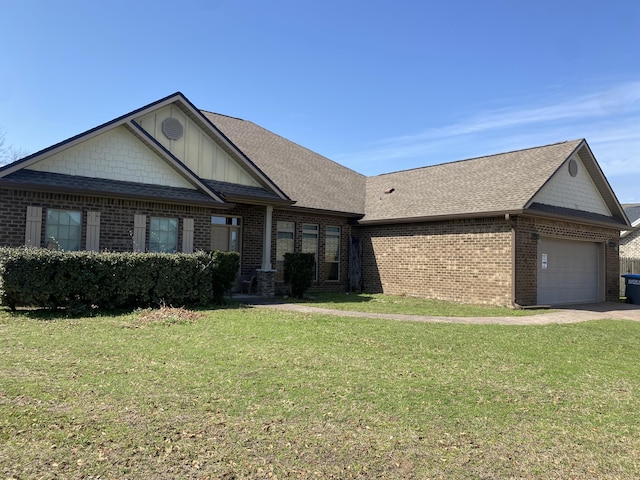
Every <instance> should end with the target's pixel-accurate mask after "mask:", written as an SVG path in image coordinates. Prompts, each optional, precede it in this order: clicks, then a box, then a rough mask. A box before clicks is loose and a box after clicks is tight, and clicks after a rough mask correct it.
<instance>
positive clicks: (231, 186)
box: [0, 93, 630, 306]
mask: <svg viewBox="0 0 640 480" xmlns="http://www.w3.org/2000/svg"><path fill="white" fill-rule="evenodd" d="M0 222H1V224H2V230H1V231H0V244H1V245H9V246H19V245H27V246H33V247H48V248H62V249H65V250H77V249H86V250H96V251H98V250H111V251H140V252H142V251H159V252H176V251H182V252H192V251H195V250H231V251H238V252H240V253H241V271H242V272H241V273H243V274H247V273H253V272H256V274H257V278H258V287H257V288H258V293H260V294H262V295H273V294H275V293H276V292H277V291H278V289H279V288H281V287H282V260H283V255H284V254H285V253H287V252H293V251H303V252H313V253H315V254H316V266H315V281H314V285H313V290H315V291H323V290H324V291H340V290H343V291H344V290H347V289H349V288H353V287H356V288H360V287H361V288H363V289H364V290H365V291H370V292H386V293H391V294H406V295H417V296H426V297H431V298H436V299H443V300H453V301H458V302H465V303H480V304H493V305H505V306H514V305H522V306H526V305H536V304H550V305H556V304H568V303H580V302H599V301H604V300H614V299H617V295H618V285H619V283H618V278H619V262H618V258H619V257H618V243H619V239H620V231H621V230H627V229H628V228H629V227H630V223H629V220H628V219H627V217H626V215H625V213H624V211H623V209H622V207H621V206H620V204H619V202H618V200H617V199H616V196H615V194H614V193H613V191H612V189H611V187H610V185H609V183H608V182H607V180H606V178H605V176H604V174H603V173H602V170H601V169H600V167H599V166H598V163H597V162H596V159H595V158H594V156H593V154H592V152H591V150H590V148H589V146H588V144H587V142H586V141H585V140H582V139H581V140H575V141H571V142H563V143H558V144H554V145H547V146H543V147H538V148H531V149H526V150H521V151H516V152H509V153H504V154H500V155H493V156H487V157H481V158H474V159H469V160H463V161H459V162H452V163H446V164H442V165H436V166H431V167H425V168H418V169H413V170H406V171H401V172H394V173H389V174H385V175H378V176H374V177H366V176H364V175H361V174H359V173H357V172H355V171H353V170H350V169H348V168H346V167H344V166H342V165H340V164H338V163H336V162H333V161H331V160H329V159H327V158H326V157H323V156H321V155H319V154H317V153H315V152H312V151H310V150H308V149H306V148H304V147H302V146H300V145H297V144H295V143H293V142H291V141H289V140H287V139H285V138H283V137H280V136H278V135H276V134H274V133H272V132H270V131H268V130H265V129H264V128H262V127H260V126H258V125H256V124H254V123H252V122H250V121H246V120H242V119H238V118H233V117H228V116H224V115H220V114H216V113H211V112H207V111H201V110H199V109H197V108H196V107H195V106H194V105H193V104H192V103H191V102H190V101H189V100H188V99H187V98H186V97H185V96H184V95H182V94H181V93H175V94H173V95H170V96H168V97H166V98H163V99H161V100H158V101H156V102H154V103H151V104H149V105H146V106H144V107H142V108H140V109H137V110H135V111H133V112H130V113H127V114H125V115H123V116H121V117H119V118H116V119H114V120H111V121H110V122H107V123H105V124H103V125H100V126H98V127H96V128H93V129H91V130H89V131H87V132H84V133H82V134H80V135H77V136H75V137H72V138H70V139H68V140H65V141H63V142H61V143H58V144H56V145H53V146H51V147H49V148H46V149H44V150H42V151H40V152H37V153H35V154H33V155H30V156H28V157H26V158H23V159H21V160H19V161H17V162H14V163H12V164H9V165H6V166H4V167H2V168H0Z"/></svg>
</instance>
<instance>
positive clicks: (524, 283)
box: [513, 217, 620, 305]
mask: <svg viewBox="0 0 640 480" xmlns="http://www.w3.org/2000/svg"><path fill="white" fill-rule="evenodd" d="M513 222H514V225H515V229H516V240H515V244H516V279H515V301H516V303H517V304H519V305H535V304H536V302H537V296H538V287H537V281H538V279H537V267H538V264H537V262H538V241H537V239H536V238H539V237H555V238H562V239H567V240H586V241H591V242H597V243H600V244H602V248H603V252H604V253H603V264H604V283H605V284H604V290H605V300H606V301H616V300H617V299H618V294H619V285H620V261H619V256H618V250H617V248H616V246H610V245H609V242H613V243H614V245H617V242H618V238H619V233H620V232H619V231H618V230H612V229H608V228H603V227H592V226H585V225H581V224H575V223H571V222H563V221H555V220H547V219H541V218H532V217H516V218H514V220H513Z"/></svg>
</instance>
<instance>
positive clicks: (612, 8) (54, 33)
mask: <svg viewBox="0 0 640 480" xmlns="http://www.w3.org/2000/svg"><path fill="white" fill-rule="evenodd" d="M2 18H3V22H2V27H1V28H0V44H2V45H3V55H2V68H1V70H0V72H1V74H0V128H2V130H3V131H4V132H5V141H6V143H7V144H9V145H11V146H13V147H15V148H21V149H25V150H27V151H29V152H31V153H32V152H35V151H37V150H40V149H41V148H45V147H47V146H49V145H51V144H54V143H57V142H59V141H62V140H64V139H66V138H68V137H70V136H72V135H75V134H78V133H81V132H83V131H85V130H88V129H90V128H92V127H95V126H97V125H99V124H101V123H104V122H106V121H109V120H111V119H113V118H115V117H117V116H120V115H122V114H124V113H127V112H129V111H131V110H134V109H136V108H138V107H141V106H143V105H146V104H148V103H151V102H153V101H155V100H157V99H159V98H162V97H164V96H166V95H169V94H171V93H174V92H176V91H181V92H182V93H184V94H185V95H186V96H187V98H189V99H190V100H191V101H192V102H193V103H194V104H195V105H196V106H197V107H199V108H201V109H204V110H210V111H214V112H218V113H223V114H226V115H230V116H235V117H240V118H244V119H246V120H251V121H253V122H255V123H257V124H259V125H261V126H263V127H265V128H268V129H269V130H271V131H273V132H275V133H278V134H280V135H282V136H284V137H286V138H288V139H290V140H293V141H295V142H297V143H299V144H301V145H303V146H305V147H307V148H310V149H311V150H314V151H316V152H318V153H321V154H323V155H325V156H327V157H329V158H331V159H333V160H335V161H337V162H339V163H342V164H344V165H346V166H348V167H350V168H353V169H355V170H357V171H359V172H361V173H364V174H366V175H375V174H378V173H384V172H389V171H395V170H402V169H409V168H416V167H421V166H426V165H432V164H436V163H442V162H447V161H452V160H460V159H464V158H471V157H476V156H483V155H488V154H492V153H500V152H504V151H510V150H516V149H521V148H527V147H532V146H538V145H544V144H549V143H555V142H559V141H564V140H573V139H576V138H586V139H587V141H588V142H589V144H590V146H591V148H592V150H593V152H594V154H595V156H596V158H597V159H598V161H599V163H600V166H601V167H602V169H603V171H604V173H605V175H606V176H607V178H608V179H609V182H610V184H611V185H612V187H613V190H614V191H615V193H616V195H617V196H618V198H619V200H620V201H621V202H623V203H632V202H638V203H640V2H638V1H636V0H609V1H607V2H603V1H601V0H600V1H592V0H581V1H579V0H571V1H569V0H555V1H548V0H536V1H535V2H533V1H530V2H522V1H516V0H502V1H500V0H483V1H479V0H477V1H472V0H460V1H455V0H451V1H437V2H436V1H429V0H394V1H393V2H391V1H378V0H367V1H364V0H351V1H350V0H322V1H316V2H310V1H306V2H305V1H304V0H295V1H294V0H270V1H266V0H209V1H204V0H202V1H199V0H183V1H181V2H176V1H165V0H156V1H144V0H142V1H137V2H130V1H122V0H112V1H109V2H88V1H85V0H82V1H80V0H78V1H68V0H59V1H57V2H50V1H36V0H2Z"/></svg>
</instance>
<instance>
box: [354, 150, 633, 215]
mask: <svg viewBox="0 0 640 480" xmlns="http://www.w3.org/2000/svg"><path fill="white" fill-rule="evenodd" d="M574 155H575V157H574V158H576V159H579V160H580V161H581V162H582V163H581V164H582V166H583V167H584V170H585V175H587V176H586V177H582V179H583V181H584V182H583V183H584V184H587V185H589V192H587V196H588V195H590V194H593V193H595V194H596V196H597V197H598V198H597V199H596V200H595V201H594V203H595V205H590V206H589V209H590V210H588V211H587V212H588V213H594V214H595V215H589V216H588V219H591V221H596V220H594V219H596V218H597V219H598V220H597V221H598V222H601V221H602V220H603V218H606V219H608V223H613V224H623V225H624V224H626V217H625V216H624V213H623V212H622V209H621V208H620V206H619V203H618V201H617V199H616V197H615V195H614V194H613V191H612V190H611V187H610V186H609V184H608V182H607V181H606V179H605V177H604V174H603V173H602V171H601V170H600V167H599V166H598V165H597V163H596V161H595V158H593V155H592V154H591V151H590V149H589V147H588V146H587V144H586V142H585V141H584V140H582V139H580V140H574V141H570V142H562V143H556V144H552V145H546V146H543V147H536V148H530V149H526V150H518V151H514V152H507V153H502V154H498V155H491V156H487V157H479V158H473V159H469V160H462V161H458V162H451V163H445V164H441V165H435V166H431V167H424V168H419V169H414V170H406V171H402V172H395V173H390V174H385V175H378V176H376V177H370V178H368V179H367V196H366V203H365V216H364V218H363V219H362V221H361V222H362V223H368V222H371V223H384V222H389V221H404V222H406V221H417V220H425V219H438V218H449V217H473V216H490V215H503V214H506V213H513V214H516V213H524V212H525V211H528V210H527V209H529V208H530V207H531V206H532V205H536V206H537V204H538V203H540V202H536V201H535V200H536V197H537V196H538V195H539V196H540V198H543V197H544V196H545V195H546V194H547V193H548V192H551V193H553V192H557V188H558V185H556V183H557V182H550V180H551V179H553V178H556V175H557V174H558V171H559V170H560V169H561V167H562V166H563V165H565V164H566V163H567V162H568V161H569V159H570V158H572V157H573V156H574ZM557 178H560V175H558V177H557ZM386 192H390V193H386ZM555 203H560V202H559V201H558V202H555ZM565 204H566V202H565ZM565 204H563V205H560V206H561V207H563V208H560V209H556V212H561V213H558V214H559V215H564V216H566V215H567V214H569V213H570V212H569V209H568V208H566V206H565ZM579 207H580V205H579ZM571 208H573V209H574V210H577V209H576V208H575V205H572V206H571ZM580 208H581V207H580ZM591 210H597V211H593V212H592V211H591ZM531 212H532V213H535V214H538V215H540V214H543V212H546V211H545V209H540V208H535V209H534V208H532V209H531ZM544 214H549V213H548V212H546V213H544ZM582 217H583V220H584V219H587V216H584V215H583V216H582Z"/></svg>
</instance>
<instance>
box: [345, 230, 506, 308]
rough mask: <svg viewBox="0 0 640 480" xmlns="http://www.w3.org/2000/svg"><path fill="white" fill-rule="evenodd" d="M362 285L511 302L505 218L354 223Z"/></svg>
mask: <svg viewBox="0 0 640 480" xmlns="http://www.w3.org/2000/svg"><path fill="white" fill-rule="evenodd" d="M355 235H356V236H358V237H360V239H361V240H362V248H363V266H362V267H363V275H364V288H365V291H368V292H384V293H389V294H394V295H416V296H423V297H428V298H433V299H439V300H448V301H455V302H460V303H475V304H494V305H511V296H512V293H511V292H512V285H511V276H512V275H511V271H512V253H511V243H512V242H511V238H512V235H511V225H510V223H509V222H508V221H505V220H504V218H488V219H468V220H455V221H442V222H429V223H412V224H398V225H384V226H381V225H376V226H369V227H358V228H357V231H356V233H355Z"/></svg>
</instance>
